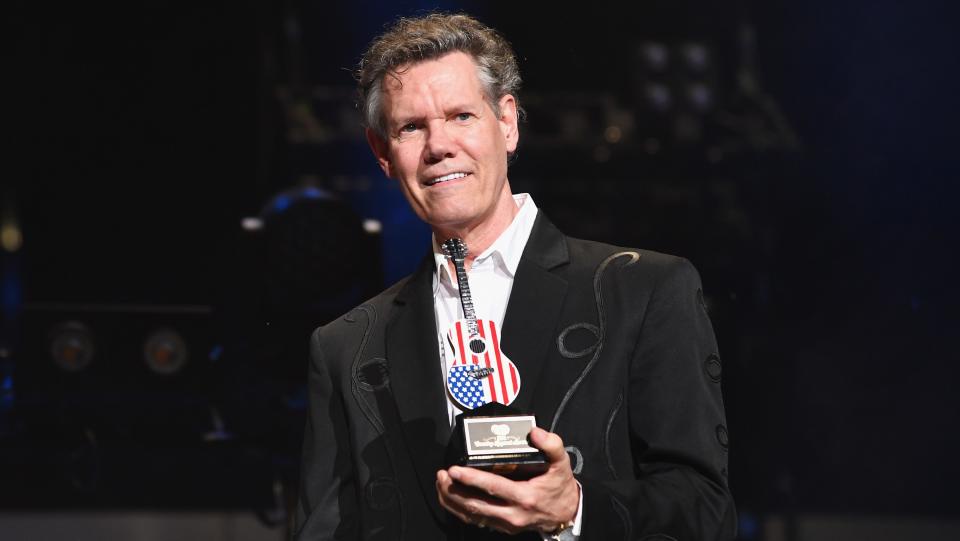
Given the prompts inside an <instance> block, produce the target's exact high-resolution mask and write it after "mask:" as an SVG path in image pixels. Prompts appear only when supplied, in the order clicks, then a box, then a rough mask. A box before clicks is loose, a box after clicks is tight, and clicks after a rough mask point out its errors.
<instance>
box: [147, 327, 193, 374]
mask: <svg viewBox="0 0 960 541" xmlns="http://www.w3.org/2000/svg"><path fill="white" fill-rule="evenodd" d="M189 356H190V355H189V351H188V349H187V343H186V342H184V340H183V337H181V336H180V333H178V332H177V331H175V330H173V329H168V328H163V329H157V330H155V331H153V332H152V333H150V335H149V336H148V337H147V339H146V341H145V342H144V345H143V360H144V361H145V362H146V363H147V367H149V368H150V370H151V371H152V372H153V373H155V374H163V375H172V374H176V373H177V372H179V371H180V370H182V369H183V367H184V365H186V364H187V360H188V359H189Z"/></svg>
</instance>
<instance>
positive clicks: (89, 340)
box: [50, 321, 96, 373]
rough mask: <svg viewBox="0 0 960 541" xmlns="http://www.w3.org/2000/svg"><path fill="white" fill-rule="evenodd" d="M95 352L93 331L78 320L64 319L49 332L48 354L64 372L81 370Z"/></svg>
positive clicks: (89, 361) (86, 365)
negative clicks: (64, 320)
mask: <svg viewBox="0 0 960 541" xmlns="http://www.w3.org/2000/svg"><path fill="white" fill-rule="evenodd" d="M95 352H96V348H95V346H94V339H93V332H92V331H91V330H90V328H89V327H87V326H86V325H84V324H83V323H80V322H79V321H66V322H64V323H61V324H59V325H57V326H56V327H54V329H53V330H52V331H51V332H50V356H51V357H52V358H53V362H54V363H55V364H56V365H57V366H58V367H59V368H60V369H61V370H63V371H64V372H69V373H77V372H82V371H83V370H85V369H86V368H87V367H88V366H90V363H91V362H93V356H94V353H95Z"/></svg>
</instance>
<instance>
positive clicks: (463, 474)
mask: <svg viewBox="0 0 960 541" xmlns="http://www.w3.org/2000/svg"><path fill="white" fill-rule="evenodd" d="M449 473H450V477H452V478H453V479H454V480H455V481H456V482H457V483H459V484H461V485H463V486H465V487H470V488H472V489H473V490H474V491H475V492H476V494H477V495H478V496H479V497H482V498H483V499H486V500H492V502H491V503H503V502H511V501H515V500H516V496H517V493H518V490H520V487H519V486H518V485H517V483H516V482H515V481H511V480H510V479H507V478H506V477H503V476H501V475H497V474H495V473H490V472H487V471H483V470H478V469H476V468H461V467H459V466H454V467H452V468H450V470H449Z"/></svg>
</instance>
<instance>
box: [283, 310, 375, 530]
mask: <svg viewBox="0 0 960 541" xmlns="http://www.w3.org/2000/svg"><path fill="white" fill-rule="evenodd" d="M322 333H323V328H320V329H317V330H316V331H315V332H314V333H313V336H312V337H311V339H310V367H309V371H308V383H307V390H308V394H309V404H308V411H307V422H306V427H305V429H304V436H303V458H302V461H301V467H300V493H299V499H298V502H297V506H296V513H295V517H294V520H295V523H294V528H293V539H294V540H297V541H300V540H302V541H307V540H310V541H316V540H327V539H358V537H359V533H358V532H359V529H358V522H357V495H356V487H355V486H354V485H355V483H354V475H353V466H352V461H351V458H350V457H351V452H350V439H349V436H348V430H347V420H346V414H345V409H344V397H343V394H342V392H341V387H340V386H338V385H337V384H336V381H335V379H334V378H332V377H331V372H330V367H329V366H328V365H327V364H326V362H325V357H324V351H323V344H322Z"/></svg>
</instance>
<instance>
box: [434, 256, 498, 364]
mask: <svg viewBox="0 0 960 541" xmlns="http://www.w3.org/2000/svg"><path fill="white" fill-rule="evenodd" d="M442 248H443V253H444V255H446V256H447V259H449V260H450V261H452V262H453V267H454V269H456V271H457V286H458V287H459V289H460V306H461V307H462V308H463V319H465V320H466V321H467V340H468V342H469V344H470V351H472V352H473V353H476V354H478V355H480V354H482V353H483V352H484V351H486V349H487V346H486V343H485V342H484V340H483V338H481V337H480V332H479V329H478V326H477V313H476V311H475V310H474V308H473V297H471V295H470V282H469V280H468V279H467V269H466V266H465V265H464V262H465V261H466V259H467V253H468V252H467V245H466V243H464V242H463V240H462V239H459V238H452V239H448V240H446V241H445V242H444V243H443V247H442Z"/></svg>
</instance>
